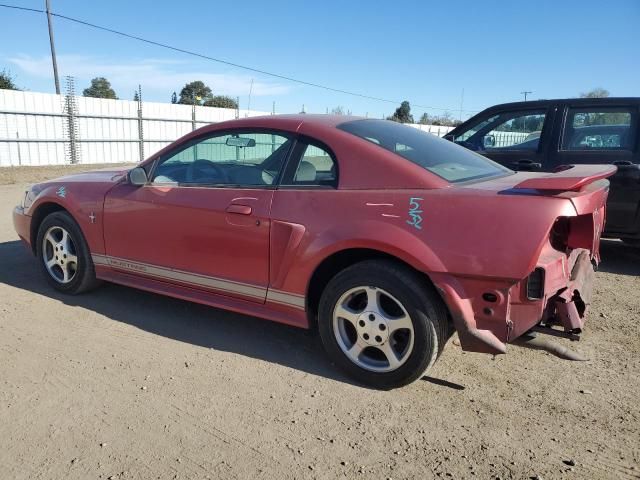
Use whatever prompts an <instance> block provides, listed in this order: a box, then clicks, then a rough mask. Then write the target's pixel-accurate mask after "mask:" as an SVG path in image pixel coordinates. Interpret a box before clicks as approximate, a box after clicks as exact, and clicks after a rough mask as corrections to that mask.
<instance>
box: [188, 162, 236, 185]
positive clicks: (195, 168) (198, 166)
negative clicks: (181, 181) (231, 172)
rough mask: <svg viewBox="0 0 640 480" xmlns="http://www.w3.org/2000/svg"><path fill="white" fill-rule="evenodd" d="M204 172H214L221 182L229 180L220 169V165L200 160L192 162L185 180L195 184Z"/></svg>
mask: <svg viewBox="0 0 640 480" xmlns="http://www.w3.org/2000/svg"><path fill="white" fill-rule="evenodd" d="M204 170H214V171H215V176H216V177H218V178H219V180H222V181H225V182H226V180H227V177H226V175H225V174H224V170H222V168H220V166H219V165H216V164H215V163H213V162H212V161H210V160H204V159H201V158H199V159H198V160H196V161H194V162H192V163H191V164H190V165H189V166H188V167H187V171H186V173H185V180H186V181H187V182H189V183H194V180H196V179H198V178H199V177H201V176H204V175H201V174H202V172H203V171H204Z"/></svg>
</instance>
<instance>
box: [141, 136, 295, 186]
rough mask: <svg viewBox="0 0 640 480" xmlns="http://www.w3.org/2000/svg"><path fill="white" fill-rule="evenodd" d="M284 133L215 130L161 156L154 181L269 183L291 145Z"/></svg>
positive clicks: (245, 184)
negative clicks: (212, 133) (223, 132)
mask: <svg viewBox="0 0 640 480" xmlns="http://www.w3.org/2000/svg"><path fill="white" fill-rule="evenodd" d="M291 143H292V142H291V140H290V138H289V137H288V136H286V135H283V134H282V133H264V132H248V131H238V132H231V133H225V134H217V135H216V134H214V135H211V136H208V137H205V138H200V139H197V140H195V141H192V142H189V143H187V144H185V145H181V146H180V147H178V150H176V151H174V152H172V153H169V154H168V155H166V156H165V157H164V158H161V159H160V162H159V164H158V166H157V167H156V169H155V172H154V174H153V179H152V183H153V184H167V183H169V184H179V185H212V186H213V185H215V186H252V187H253V186H255V187H260V186H269V185H272V184H274V183H275V181H276V179H277V177H278V175H279V174H280V171H281V170H282V167H283V165H284V161H285V159H286V156H287V154H288V152H289V148H290V146H291Z"/></svg>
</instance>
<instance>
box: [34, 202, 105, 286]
mask: <svg viewBox="0 0 640 480" xmlns="http://www.w3.org/2000/svg"><path fill="white" fill-rule="evenodd" d="M65 232H66V236H65ZM36 254H37V258H38V262H39V264H40V269H41V270H42V273H43V274H44V276H45V278H46V279H47V282H49V284H50V285H51V286H52V287H53V288H55V289H56V290H58V291H59V292H63V293H67V294H71V295H76V294H79V293H83V292H86V291H89V290H91V289H93V288H95V287H97V286H98V285H99V284H100V281H99V280H97V279H96V273H95V267H94V265H93V261H92V260H91V253H90V252H89V247H88V245H87V242H86V240H85V238H84V235H82V231H81V230H80V227H79V226H78V224H77V223H76V221H75V220H74V219H73V218H72V217H71V215H69V214H68V213H67V212H54V213H51V214H49V215H47V216H46V217H45V219H44V220H43V221H42V223H41V224H40V226H39V227H38V236H37V240H36ZM74 259H75V261H74ZM49 261H50V262H51V263H52V265H50V266H47V263H48V262H49ZM65 271H66V274H65Z"/></svg>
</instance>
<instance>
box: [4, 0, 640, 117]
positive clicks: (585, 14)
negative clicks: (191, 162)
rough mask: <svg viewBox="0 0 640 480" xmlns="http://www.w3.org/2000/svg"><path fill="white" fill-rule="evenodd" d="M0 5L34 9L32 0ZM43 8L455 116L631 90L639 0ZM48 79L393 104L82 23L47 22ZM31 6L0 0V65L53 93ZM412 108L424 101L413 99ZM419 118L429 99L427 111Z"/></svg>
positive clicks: (151, 92) (637, 84) (282, 102)
mask: <svg viewBox="0 0 640 480" xmlns="http://www.w3.org/2000/svg"><path fill="white" fill-rule="evenodd" d="M6 3H12V4H15V5H21V6H25V7H32V8H43V5H44V0H42V1H40V0H7V1H6ZM51 3H52V10H53V11H55V12H57V13H60V14H63V15H68V16H72V17H77V18H80V19H83V20H86V21H89V22H92V23H96V24H99V25H104V26H107V27H111V28H115V29H118V30H122V31H124V32H127V33H132V34H136V35H139V36H142V37H146V38H149V39H152V40H156V41H160V42H164V43H169V44H172V45H175V46H176V47H180V48H184V49H188V50H194V51H197V52H202V53H204V54H207V55H210V56H213V57H218V58H221V59H225V60H229V61H232V62H234V63H239V64H244V65H249V66H252V67H255V68H258V69H263V70H268V71H272V72H275V73H279V74H282V75H286V76H290V77H296V78H300V79H303V80H307V81H310V82H314V83H320V84H325V85H328V86H331V87H334V88H339V89H343V90H350V91H355V92H359V93H363V94H366V95H371V96H375V97H383V98H387V99H392V100H398V101H400V100H405V99H407V100H409V101H410V102H411V103H412V104H414V105H416V104H419V105H424V106H429V107H440V108H444V109H447V110H448V111H449V112H450V113H451V114H452V115H453V116H454V117H458V116H459V115H460V112H459V110H460V103H461V93H462V90H463V89H464V103H463V110H465V112H463V114H462V116H463V118H464V117H467V116H469V115H470V113H471V112H472V111H478V110H481V109H483V108H485V107H487V106H490V105H493V104H495V103H502V102H508V101H516V100H520V99H522V95H521V94H520V92H522V91H523V90H530V91H533V94H532V95H531V97H530V98H554V97H568V96H577V95H578V94H579V93H580V92H584V91H587V90H590V89H592V88H594V87H604V88H606V89H608V90H609V91H610V92H611V94H612V95H615V96H640V61H639V58H640V57H639V53H638V46H639V45H640V0H608V1H606V2H605V1H603V0H600V1H597V2H596V1H591V0H566V1H558V0H554V1H549V0H536V1H530V2H514V1H506V0H504V1H497V0H495V1H491V0H486V1H472V0H458V1H456V2H453V3H450V2H442V1H438V2H428V1H425V0H422V1H402V0H396V1H385V2H377V1H374V0H369V1H346V0H342V1H334V0H323V1H322V2H301V1H296V2H294V1H280V0H270V1H269V2H265V1H254V0H245V1H242V2H240V1H235V2H212V1H204V0H202V1H200V0H193V1H190V2H168V1H158V0H156V1H150V0H139V1H124V0H110V1H108V2H93V1H91V2H87V1H79V0H51ZM54 29H55V37H56V49H57V53H58V59H59V64H60V75H61V76H64V75H73V76H75V77H76V82H77V84H78V91H81V90H82V88H84V87H85V86H86V85H88V83H89V80H90V79H91V78H92V77H94V76H105V77H107V78H108V79H110V80H111V82H112V84H113V87H114V89H115V90H116V93H117V94H118V96H119V97H120V98H125V99H131V97H132V96H133V92H134V89H135V88H136V86H137V84H138V83H140V84H142V88H143V96H144V98H145V99H146V100H149V101H169V99H170V96H171V93H172V92H173V91H174V90H175V91H177V92H178V93H179V91H180V89H181V88H182V86H183V85H184V83H185V82H187V81H189V80H197V79H200V80H204V81H205V82H206V83H208V84H209V86H211V88H212V89H213V91H214V93H215V94H227V95H231V96H233V97H235V96H239V97H240V103H241V107H242V108H246V106H247V102H248V94H249V86H250V83H251V80H252V79H253V81H254V86H253V95H252V98H251V107H252V109H258V110H267V111H270V110H271V107H272V102H274V101H275V102H276V110H277V111H278V112H297V111H299V110H300V109H301V108H302V105H303V104H304V105H305V109H306V110H307V111H309V112H318V113H324V112H325V110H326V109H327V108H329V109H331V108H333V107H335V106H338V105H340V106H343V107H344V108H345V110H347V109H348V110H351V111H352V112H353V113H354V114H358V115H365V114H368V115H369V116H373V117H380V116H382V115H385V114H386V115H389V114H391V113H392V111H393V109H394V108H395V106H396V105H393V104H388V103H384V102H378V101H373V100H366V99H362V98H357V97H352V96H349V95H344V94H339V93H334V92H328V91H324V90H320V89H316V88H311V87H307V86H302V85H297V84H295V83H291V82H287V81H284V80H280V79H276V78H270V77H268V76H264V75H259V74H255V73H251V72H247V71H243V70H240V69H236V68H231V67H228V66H225V65H221V64H217V63H212V62H209V61H205V60H199V59H196V58H193V57H189V56H186V55H184V54H180V53H177V52H172V51H169V50H165V49H162V48H159V47H155V46H151V45H147V44H143V43H139V42H136V41H134V40H130V39H126V38H122V37H118V36H115V35H113V34H110V33H106V32H102V31H99V30H94V29H91V28H88V27H85V26H82V25H78V24H74V23H71V22H69V21H66V20H63V19H60V18H54ZM49 55H50V53H49V43H48V36H47V25H46V17H45V16H44V15H43V14H38V13H29V12H19V11H14V10H8V9H4V8H0V70H2V69H3V68H6V69H9V70H10V71H11V72H12V74H13V75H14V76H15V77H16V81H17V83H18V85H19V86H21V87H23V88H26V89H29V90H33V91H43V92H53V91H54V87H53V78H52V73H51V63H50V62H51V60H50V56H49ZM412 111H413V113H414V116H416V117H419V116H420V115H421V114H422V113H423V112H424V111H425V109H424V108H421V107H417V106H414V107H413V109H412ZM427 111H428V113H430V114H438V113H442V110H440V109H435V108H434V109H429V110H427Z"/></svg>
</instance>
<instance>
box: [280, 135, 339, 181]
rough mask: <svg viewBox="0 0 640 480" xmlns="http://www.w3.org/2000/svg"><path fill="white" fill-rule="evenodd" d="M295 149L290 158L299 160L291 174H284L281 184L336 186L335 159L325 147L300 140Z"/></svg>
mask: <svg viewBox="0 0 640 480" xmlns="http://www.w3.org/2000/svg"><path fill="white" fill-rule="evenodd" d="M296 150H297V152H299V153H298V154H297V155H294V156H293V157H292V158H294V160H295V159H297V158H299V159H300V160H299V161H297V163H296V165H295V171H294V173H293V175H291V174H289V175H285V177H288V178H285V179H284V181H283V183H282V184H283V185H285V186H294V185H296V186H301V185H308V186H323V185H324V186H332V187H336V186H337V184H338V182H337V180H338V174H337V166H336V161H335V158H334V157H333V155H332V154H331V152H329V150H328V149H327V148H325V147H323V146H320V145H314V144H313V143H309V142H305V141H303V140H300V141H299V142H298V147H297V148H296ZM288 170H289V169H288ZM289 171H291V170H289Z"/></svg>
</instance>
